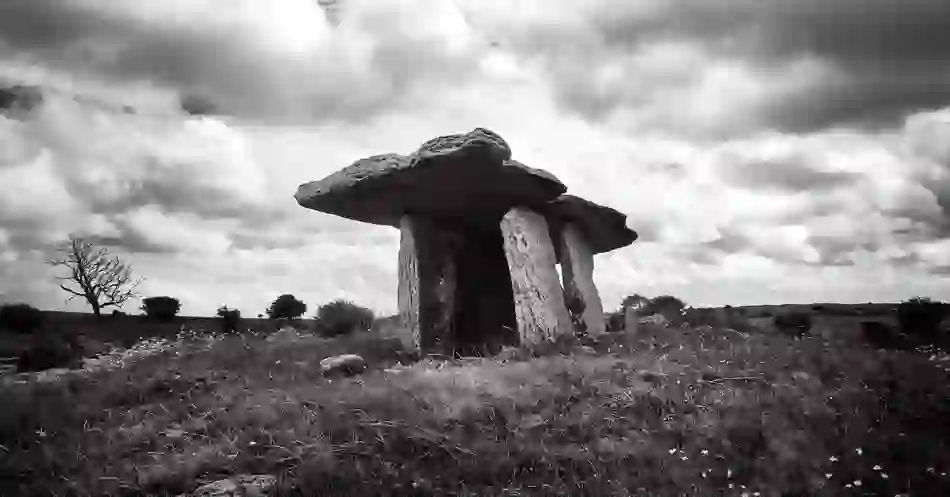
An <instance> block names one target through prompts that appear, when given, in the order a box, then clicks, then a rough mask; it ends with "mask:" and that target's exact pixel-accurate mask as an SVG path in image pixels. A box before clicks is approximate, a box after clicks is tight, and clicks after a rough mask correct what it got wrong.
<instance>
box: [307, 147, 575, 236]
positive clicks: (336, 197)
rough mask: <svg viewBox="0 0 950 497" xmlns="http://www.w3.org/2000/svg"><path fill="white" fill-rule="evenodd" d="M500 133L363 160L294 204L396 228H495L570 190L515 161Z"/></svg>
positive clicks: (316, 185) (315, 184)
mask: <svg viewBox="0 0 950 497" xmlns="http://www.w3.org/2000/svg"><path fill="white" fill-rule="evenodd" d="M510 159H511V149H510V148H509V147H508V144H507V143H505V141H504V140H503V139H502V138H501V137H500V136H498V135H497V134H495V133H494V132H492V131H490V130H487V129H484V128H476V129H474V130H472V131H471V132H469V133H466V134H461V135H447V136H441V137H437V138H433V139H431V140H428V141H426V142H425V143H423V144H422V146H420V147H419V149H418V150H416V151H415V152H413V153H411V154H409V155H408V156H407V155H400V154H392V153H390V154H383V155H374V156H372V157H367V158H365V159H360V160H358V161H356V162H354V163H353V164H351V165H350V166H347V167H345V168H343V169H341V170H340V171H337V172H335V173H333V174H331V175H329V176H327V177H326V178H323V179H321V180H319V181H312V182H310V183H305V184H303V185H300V187H299V188H298V189H297V193H296V195H294V198H295V199H296V200H297V203H298V204H300V205H301V206H303V207H306V208H308V209H313V210H317V211H320V212H324V213H327V214H333V215H337V216H340V217H344V218H347V219H353V220H356V221H363V222H368V223H374V224H381V225H387V226H394V227H395V226H398V225H399V219H400V217H401V216H402V215H403V214H405V213H411V214H414V215H426V216H436V217H449V218H451V217H464V218H467V219H468V220H470V221H479V220H491V221H492V222H493V223H494V222H497V219H500V218H501V216H502V215H504V213H505V212H507V211H508V210H509V209H510V208H511V207H513V206H515V205H526V206H532V205H539V204H543V203H545V202H547V201H549V200H553V199H555V198H556V197H557V196H558V195H561V194H562V193H564V192H565V191H567V187H566V186H564V184H563V183H561V182H560V181H559V180H558V179H557V178H556V177H555V176H554V175H552V174H550V173H548V172H546V171H542V170H538V169H533V168H530V167H527V166H525V165H524V164H521V163H520V162H517V161H513V160H510Z"/></svg>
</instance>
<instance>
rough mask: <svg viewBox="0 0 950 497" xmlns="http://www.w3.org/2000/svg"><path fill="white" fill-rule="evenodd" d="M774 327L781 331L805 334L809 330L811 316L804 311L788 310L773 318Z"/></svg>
mask: <svg viewBox="0 0 950 497" xmlns="http://www.w3.org/2000/svg"><path fill="white" fill-rule="evenodd" d="M773 322H774V323H775V327H776V328H777V329H778V330H779V331H780V332H782V333H785V334H789V335H795V336H805V335H807V334H808V332H809V330H811V326H812V322H811V316H810V315H808V314H807V313H804V312H788V313H785V314H778V315H776V316H775V317H774V318H773Z"/></svg>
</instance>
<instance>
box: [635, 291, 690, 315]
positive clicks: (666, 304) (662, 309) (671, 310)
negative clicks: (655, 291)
mask: <svg viewBox="0 0 950 497" xmlns="http://www.w3.org/2000/svg"><path fill="white" fill-rule="evenodd" d="M685 308H686V303H685V302H683V301H682V300H680V299H678V298H676V297H674V296H672V295H660V296H659V297H654V298H652V299H650V301H649V302H648V303H647V304H646V305H645V306H643V307H642V308H641V310H640V311H639V314H641V315H643V316H650V315H653V314H662V315H663V316H665V317H666V318H667V319H670V320H674V319H676V318H679V317H680V316H681V315H682V312H683V310H684V309H685Z"/></svg>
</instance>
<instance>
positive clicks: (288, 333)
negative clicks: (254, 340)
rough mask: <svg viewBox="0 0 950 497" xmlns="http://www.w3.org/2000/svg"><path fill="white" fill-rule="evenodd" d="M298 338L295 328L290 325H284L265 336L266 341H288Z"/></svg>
mask: <svg viewBox="0 0 950 497" xmlns="http://www.w3.org/2000/svg"><path fill="white" fill-rule="evenodd" d="M297 338H299V337H298V336H297V330H295V329H293V328H292V327H290V326H285V327H283V328H281V329H279V330H277V331H276V332H275V333H272V334H271V335H270V336H268V337H267V341H268V342H289V341H293V340H296V339H297Z"/></svg>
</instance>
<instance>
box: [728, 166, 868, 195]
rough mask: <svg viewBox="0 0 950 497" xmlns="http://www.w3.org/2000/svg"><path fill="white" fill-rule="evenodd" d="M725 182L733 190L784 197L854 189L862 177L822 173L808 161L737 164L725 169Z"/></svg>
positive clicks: (843, 173) (838, 173)
mask: <svg viewBox="0 0 950 497" xmlns="http://www.w3.org/2000/svg"><path fill="white" fill-rule="evenodd" d="M722 172H723V179H724V180H725V181H726V182H728V183H729V184H731V185H733V186H739V187H744V188H750V189H766V190H777V191H779V192H782V193H798V192H806V191H815V192H821V191H827V190H833V189H835V188H838V187H843V186H848V185H851V184H853V183H855V182H857V181H859V180H860V179H861V176H860V175H857V174H853V173H847V172H834V171H832V172H829V171H818V170H816V169H813V168H811V167H809V166H808V164H807V162H806V161H805V159H804V158H790V159H785V160H762V161H755V162H750V161H742V160H736V161H734V162H730V163H728V164H726V165H725V166H724V167H723V168H722Z"/></svg>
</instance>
